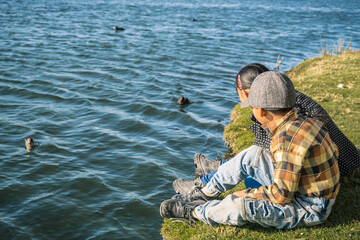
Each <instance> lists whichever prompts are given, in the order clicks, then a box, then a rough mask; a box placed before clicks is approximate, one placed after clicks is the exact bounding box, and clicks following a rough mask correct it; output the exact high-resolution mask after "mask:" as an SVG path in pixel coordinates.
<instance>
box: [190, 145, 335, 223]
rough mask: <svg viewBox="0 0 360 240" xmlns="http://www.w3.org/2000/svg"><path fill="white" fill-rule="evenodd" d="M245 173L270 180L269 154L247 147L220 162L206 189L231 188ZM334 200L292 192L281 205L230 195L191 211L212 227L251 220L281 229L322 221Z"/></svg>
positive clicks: (268, 182)
mask: <svg viewBox="0 0 360 240" xmlns="http://www.w3.org/2000/svg"><path fill="white" fill-rule="evenodd" d="M248 176H251V177H252V178H253V179H255V180H256V181H257V182H259V183H260V184H261V185H264V186H270V185H271V184H272V183H273V180H274V165H273V162H272V159H271V156H270V154H269V153H268V152H267V151H265V150H263V149H262V148H260V147H258V146H251V147H249V148H247V149H245V150H243V151H242V152H240V153H239V154H238V155H237V156H236V157H234V158H232V159H231V160H229V161H227V162H226V163H224V164H222V165H221V166H220V167H219V169H218V171H217V172H216V173H215V174H214V176H213V177H212V178H211V180H210V181H209V183H208V184H207V185H206V190H208V191H209V192H211V193H213V194H216V195H217V194H220V193H222V192H225V191H227V190H230V189H232V188H233V187H234V186H236V185H237V184H238V183H239V182H240V181H242V180H244V179H245V178H246V177H248ZM334 203H335V199H325V198H310V197H307V196H304V195H296V196H295V197H294V199H293V201H292V202H290V203H287V204H284V206H282V205H280V204H275V203H272V202H270V201H264V200H257V199H251V198H239V197H236V196H235V195H232V194H230V195H228V196H227V197H226V198H225V199H223V200H213V201H209V202H207V203H205V204H203V205H200V206H199V207H197V208H196V209H195V211H196V214H197V216H198V217H199V219H200V220H201V221H203V222H205V223H207V224H209V225H213V226H215V225H218V224H225V225H235V226H241V225H244V224H246V223H247V222H253V223H258V224H260V225H262V226H264V227H275V228H278V229H283V228H294V227H300V226H313V225H317V224H321V223H323V222H324V221H325V220H326V219H327V217H328V216H329V214H330V212H331V208H332V206H333V204H334Z"/></svg>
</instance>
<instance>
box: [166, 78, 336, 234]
mask: <svg viewBox="0 0 360 240" xmlns="http://www.w3.org/2000/svg"><path fill="white" fill-rule="evenodd" d="M295 94H296V93H295V89H294V86H293V84H292V82H291V80H290V79H289V78H288V77H286V76H285V75H283V74H281V73H277V72H265V73H262V74H261V75H259V76H258V77H257V78H256V79H255V80H254V82H253V84H252V85H251V88H250V94H249V97H248V99H247V100H246V101H244V102H243V103H242V106H241V107H251V108H252V110H253V114H254V116H255V117H256V119H257V120H258V121H259V122H260V123H261V124H263V125H262V127H263V128H264V129H265V130H266V131H267V132H268V134H269V136H270V137H271V138H272V143H271V147H270V153H269V152H267V151H266V150H264V149H263V148H261V147H259V146H255V145H253V146H251V147H250V148H249V149H248V151H246V152H240V153H239V154H238V155H237V156H236V157H235V158H234V159H232V161H229V162H226V163H224V164H223V165H221V166H220V167H219V169H218V172H217V173H216V174H215V175H214V177H213V178H212V179H211V180H210V182H209V183H208V184H207V185H206V186H205V187H203V188H197V189H195V190H194V191H193V192H191V193H189V194H183V195H181V194H178V195H175V196H174V197H173V198H172V199H169V200H166V201H164V202H163V203H162V204H161V206H160V214H161V215H162V216H163V217H165V218H175V219H188V220H194V219H195V220H201V221H203V222H205V223H207V224H210V225H217V224H226V225H236V226H241V225H244V224H246V222H256V223H258V224H260V225H262V226H265V227H276V228H279V229H283V228H294V227H299V226H312V225H317V224H320V223H322V222H324V221H325V220H326V218H327V217H328V216H329V214H330V211H331V208H332V206H333V204H334V203H335V198H336V195H337V193H338V191H339V188H340V186H339V177H340V174H339V167H338V164H337V157H338V149H337V147H336V145H335V144H334V143H333V142H332V141H331V139H330V137H329V134H328V132H327V130H326V128H325V127H324V126H323V124H322V123H321V122H319V121H317V120H314V119H311V118H306V117H303V116H301V115H298V114H297V113H296V111H295V110H294V108H293V107H294V105H295ZM247 176H251V177H252V178H253V179H255V180H256V181H258V182H259V183H260V184H262V186H261V187H260V188H259V189H246V190H243V191H238V192H235V193H233V194H231V195H228V196H227V197H226V198H225V199H223V200H221V201H220V200H217V196H218V195H220V194H221V193H222V192H225V191H227V190H229V189H231V188H233V187H234V186H236V185H237V184H238V183H239V182H240V181H242V180H243V179H245V178H246V177H247Z"/></svg>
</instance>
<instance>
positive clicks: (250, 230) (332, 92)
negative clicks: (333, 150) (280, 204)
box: [161, 51, 360, 240]
mask: <svg viewBox="0 0 360 240" xmlns="http://www.w3.org/2000/svg"><path fill="white" fill-rule="evenodd" d="M286 74H287V75H288V76H289V77H290V79H291V80H293V82H294V84H295V87H296V89H297V90H299V91H301V92H303V93H305V94H306V95H308V96H310V97H312V98H313V99H314V100H315V101H317V102H318V103H320V104H321V105H322V106H323V107H324V108H325V109H326V110H327V112H328V113H329V115H330V116H331V117H332V118H333V120H334V121H335V123H336V124H337V125H338V127H339V128H340V129H341V130H342V131H343V133H344V134H345V135H346V136H347V137H348V138H349V139H350V140H351V141H352V142H353V143H354V144H355V145H356V147H357V148H358V149H359V148H360V119H359V116H360V114H359V113H360V94H359V90H360V51H356V52H346V53H344V54H341V55H339V56H336V57H332V56H324V57H321V58H312V59H309V60H306V61H304V62H303V63H301V64H299V65H298V66H297V67H295V68H293V69H292V70H291V71H289V72H287V73H286ZM340 84H342V87H338V86H339V85H340ZM340 86H341V85H340ZM250 113H251V112H250V110H249V109H241V108H240V107H239V105H237V106H235V108H234V109H233V111H232V113H231V117H230V118H231V121H232V124H229V125H228V126H227V127H226V128H225V131H224V141H225V142H226V143H227V144H228V145H229V148H230V150H231V151H230V154H236V153H238V152H239V151H240V150H242V149H244V148H246V147H248V146H250V145H251V143H252V141H253V139H254V136H253V134H252V133H251V131H250V130H249V129H248V126H249V125H250V124H251V122H250V120H249V116H250ZM341 182H342V185H341V190H340V193H339V195H338V197H337V200H336V204H335V206H334V208H333V211H332V213H331V215H330V217H329V218H328V220H327V221H326V222H325V223H324V224H322V225H320V226H316V227H312V228H298V229H293V230H275V229H265V228H262V227H260V226H258V225H254V224H248V225H245V226H243V227H232V226H218V227H211V226H207V225H205V224H204V223H202V222H197V223H196V224H195V225H194V226H193V227H191V228H190V227H188V226H186V225H183V224H181V223H174V222H172V221H170V220H168V219H165V221H164V224H163V227H162V229H161V235H162V236H163V238H164V239H286V240H288V239H360V207H359V206H360V204H359V199H360V171H356V172H355V173H354V174H352V175H351V176H348V177H345V178H342V179H341ZM243 188H244V185H243V184H242V183H241V184H239V185H238V186H237V187H236V189H234V190H233V191H235V190H239V189H243ZM231 192H232V191H231ZM231 192H230V191H229V192H226V193H224V194H223V196H221V197H224V196H225V195H227V194H230V193H231Z"/></svg>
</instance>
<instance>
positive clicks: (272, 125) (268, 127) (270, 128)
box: [261, 108, 298, 137]
mask: <svg viewBox="0 0 360 240" xmlns="http://www.w3.org/2000/svg"><path fill="white" fill-rule="evenodd" d="M297 117H298V115H297V113H296V110H295V108H293V109H291V110H290V111H289V112H288V113H287V114H285V115H284V116H283V117H282V118H280V119H277V120H275V121H272V122H269V123H267V124H263V125H261V127H262V128H263V129H264V130H265V131H266V132H268V134H269V136H270V137H272V136H274V135H275V132H276V131H277V129H279V128H280V127H282V126H283V125H284V124H285V123H287V122H288V121H290V120H291V121H293V120H295V119H297Z"/></svg>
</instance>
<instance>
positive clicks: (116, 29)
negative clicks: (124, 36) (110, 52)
mask: <svg viewBox="0 0 360 240" xmlns="http://www.w3.org/2000/svg"><path fill="white" fill-rule="evenodd" d="M113 29H114V30H115V32H117V31H124V30H125V28H122V27H118V26H114V27H113Z"/></svg>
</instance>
